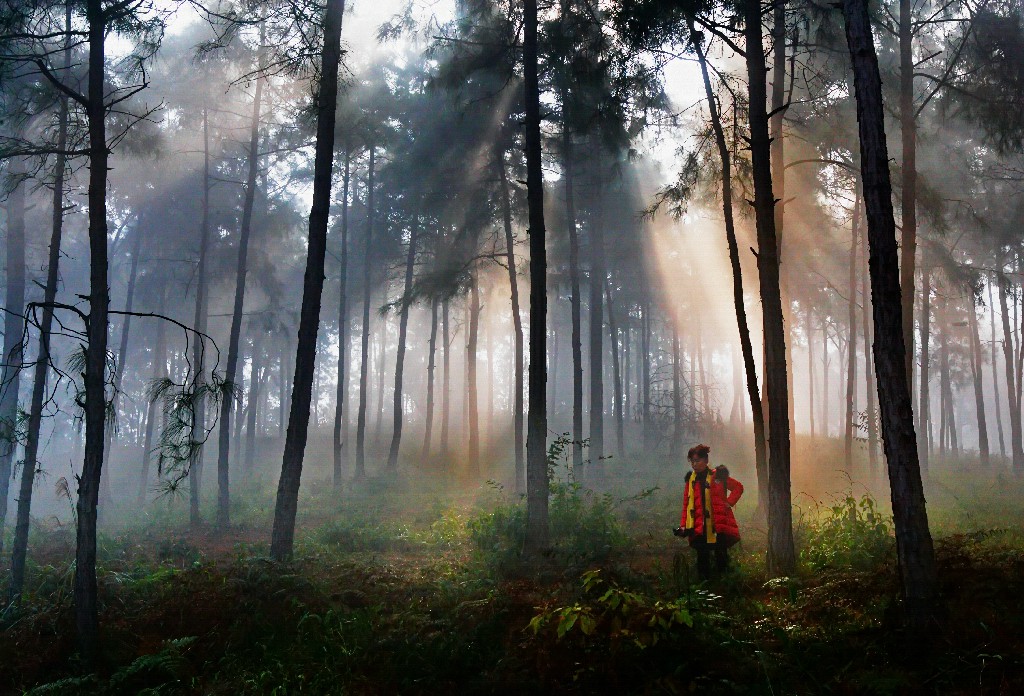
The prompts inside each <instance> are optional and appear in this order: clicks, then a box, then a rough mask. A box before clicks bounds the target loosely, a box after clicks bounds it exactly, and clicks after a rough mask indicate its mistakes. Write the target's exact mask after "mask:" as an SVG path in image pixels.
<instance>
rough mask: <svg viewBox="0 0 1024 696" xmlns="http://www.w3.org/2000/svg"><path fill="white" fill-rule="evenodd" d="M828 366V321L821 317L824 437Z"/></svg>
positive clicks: (825, 429) (826, 424)
mask: <svg viewBox="0 0 1024 696" xmlns="http://www.w3.org/2000/svg"><path fill="white" fill-rule="evenodd" d="M828 368H829V359H828V322H827V321H826V320H824V319H823V320H822V322H821V373H822V378H821V429H822V431H823V432H822V434H823V435H824V437H825V438H828V436H829V427H828V426H829V423H828V420H829V412H828V402H829V396H830V394H829V387H828V382H829V379H828V372H829V370H828Z"/></svg>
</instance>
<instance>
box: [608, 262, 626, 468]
mask: <svg viewBox="0 0 1024 696" xmlns="http://www.w3.org/2000/svg"><path fill="white" fill-rule="evenodd" d="M604 302H605V304H606V305H608V345H609V346H610V347H611V349H612V376H613V377H612V379H613V381H614V382H615V395H614V399H613V402H612V407H613V408H614V409H615V453H616V454H618V455H619V458H620V459H621V458H623V457H625V456H626V446H625V432H624V431H625V418H624V415H623V408H622V396H623V395H622V371H621V370H620V368H619V329H618V327H617V326H616V324H615V305H614V304H613V303H612V288H611V283H610V282H609V281H608V280H607V279H606V280H605V283H604Z"/></svg>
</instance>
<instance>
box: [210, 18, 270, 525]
mask: <svg viewBox="0 0 1024 696" xmlns="http://www.w3.org/2000/svg"><path fill="white" fill-rule="evenodd" d="M263 51H264V48H263V28H262V26H261V27H260V48H259V58H258V62H259V66H258V68H257V70H258V73H259V74H258V75H257V77H256V92H255V94H254V95H253V103H252V122H251V126H250V128H249V162H248V174H247V176H246V188H245V201H244V204H243V207H242V224H241V228H240V230H239V234H238V264H237V266H236V269H235V300H234V305H233V308H232V312H231V333H230V336H229V338H228V358H227V367H226V374H227V379H228V381H229V382H230V383H231V384H235V383H236V382H237V381H238V374H237V373H238V344H239V339H240V336H241V332H242V307H243V304H244V299H245V278H246V274H247V273H248V270H249V268H248V257H249V236H250V234H251V230H252V210H253V205H254V203H255V201H256V174H257V172H258V170H259V152H258V149H259V138H260V107H261V105H262V100H263V83H264V81H265V78H264V76H263V68H264V58H263ZM234 405H235V399H234V397H233V396H227V395H226V396H225V398H224V399H222V400H221V407H220V431H219V433H218V447H217V527H218V528H219V529H221V530H224V529H227V526H228V525H229V524H230V522H231V513H230V509H231V508H230V505H231V498H230V495H231V493H230V458H229V455H230V452H231V430H230V428H231V415H232V410H233V408H234ZM196 487H197V488H198V481H197V482H196Z"/></svg>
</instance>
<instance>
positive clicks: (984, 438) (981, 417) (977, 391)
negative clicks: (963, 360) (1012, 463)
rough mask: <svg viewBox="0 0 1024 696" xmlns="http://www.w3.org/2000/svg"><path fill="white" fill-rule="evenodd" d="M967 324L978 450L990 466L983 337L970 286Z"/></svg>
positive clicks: (982, 458) (983, 464)
mask: <svg viewBox="0 0 1024 696" xmlns="http://www.w3.org/2000/svg"><path fill="white" fill-rule="evenodd" d="M968 302H969V305H970V306H968V308H967V324H968V326H969V327H970V330H971V376H972V377H973V378H974V406H975V411H976V413H977V416H978V452H979V454H980V455H981V465H982V466H984V467H986V468H987V467H988V466H989V463H990V461H989V447H988V419H987V418H986V417H985V388H984V386H983V385H982V376H983V375H982V364H983V360H984V358H983V357H982V355H983V354H982V352H981V337H980V336H979V335H978V314H977V308H976V307H975V304H974V289H973V288H968Z"/></svg>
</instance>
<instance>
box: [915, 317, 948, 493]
mask: <svg viewBox="0 0 1024 696" xmlns="http://www.w3.org/2000/svg"><path fill="white" fill-rule="evenodd" d="M937 319H938V321H939V332H938V333H939V454H940V455H941V456H943V457H944V456H945V455H946V445H947V444H948V443H949V437H948V434H949V432H950V431H949V428H948V425H949V410H950V408H952V399H951V398H949V397H950V396H951V394H952V392H951V391H950V389H949V337H948V334H949V314H948V312H947V311H946V301H945V299H943V300H942V301H941V302H940V303H939V313H938V317H937ZM922 472H924V473H925V474H927V473H928V469H927V468H926V467H922Z"/></svg>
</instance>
